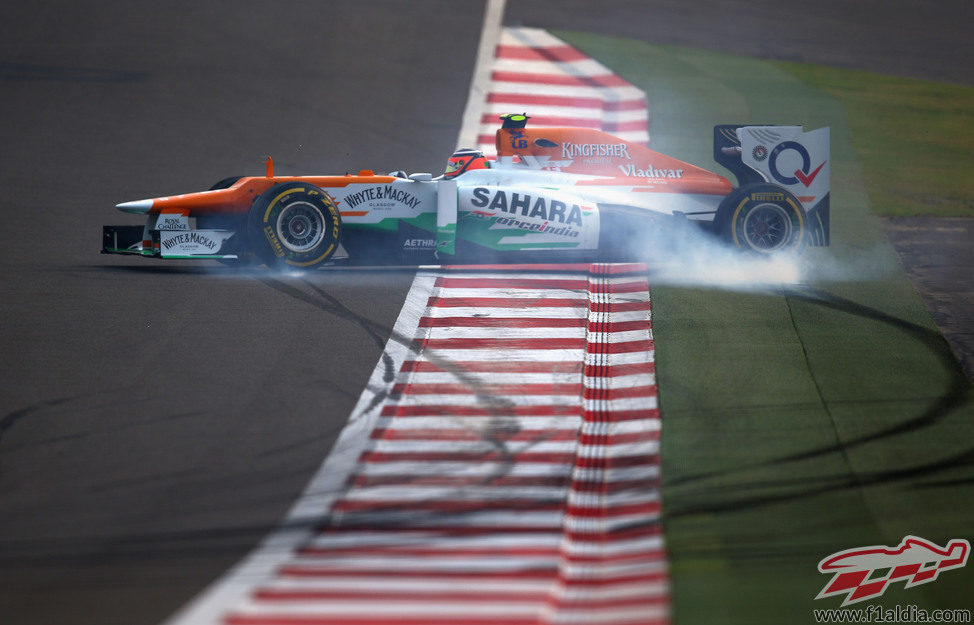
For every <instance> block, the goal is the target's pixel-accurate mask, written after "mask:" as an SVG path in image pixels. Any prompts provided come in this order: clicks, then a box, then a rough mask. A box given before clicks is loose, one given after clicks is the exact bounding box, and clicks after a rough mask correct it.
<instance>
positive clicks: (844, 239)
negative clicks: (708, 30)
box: [556, 33, 974, 625]
mask: <svg viewBox="0 0 974 625" xmlns="http://www.w3.org/2000/svg"><path fill="white" fill-rule="evenodd" d="M556 34H557V35H558V36H560V37H562V38H564V39H566V40H567V41H568V42H569V43H571V44H573V45H575V46H577V47H578V48H580V49H581V50H583V51H584V52H586V53H588V54H589V55H591V56H593V57H595V58H596V59H598V60H600V61H601V62H603V63H604V64H605V65H607V66H609V67H611V68H613V69H614V70H615V71H616V72H617V73H619V74H620V75H622V76H623V77H624V78H626V79H627V80H629V81H630V82H632V83H634V84H636V85H637V86H639V87H641V88H643V89H644V90H645V91H646V92H647V94H648V97H649V105H650V131H651V136H652V141H651V145H652V146H653V147H654V148H655V149H657V150H659V151H662V152H664V153H667V154H671V155H673V156H676V157H678V158H683V159H684V160H687V161H689V162H692V163H694V164H697V165H700V166H703V167H707V168H715V167H716V166H715V165H714V164H713V163H712V146H711V141H712V132H711V127H712V126H713V125H714V124H717V123H730V122H734V123H782V124H802V125H804V126H805V127H806V129H811V128H817V127H820V126H825V125H828V126H830V127H831V137H832V155H831V158H832V247H831V248H828V249H824V250H823V249H815V250H810V251H809V253H807V254H806V257H805V262H807V263H815V262H820V263H823V264H830V265H832V266H835V267H840V268H842V269H843V270H844V272H843V274H842V275H841V280H831V281H829V280H824V279H820V280H818V281H817V282H814V283H810V284H803V285H796V286H791V287H778V288H773V289H766V290H763V291H755V292H738V291H731V290H713V289H704V288H694V287H680V286H672V285H671V286H665V285H657V286H654V287H653V289H652V298H653V327H654V335H655V339H656V361H657V375H658V381H659V388H660V406H661V411H662V415H663V439H662V444H663V452H662V457H663V471H664V486H663V507H664V525H665V530H666V540H667V545H668V549H669V552H670V560H671V565H672V569H671V572H672V580H673V599H674V616H675V622H676V624H677V625H690V624H696V623H740V624H745V623H747V624H754V623H807V622H811V620H812V610H813V609H816V608H834V607H837V606H838V604H839V601H838V600H820V601H815V600H814V597H815V595H816V594H817V593H818V592H819V590H820V589H821V588H822V586H823V585H824V584H825V582H826V581H827V578H826V576H824V575H822V574H820V573H818V571H817V568H816V567H817V564H818V562H819V561H820V560H821V559H822V558H824V557H825V556H827V555H829V554H831V553H833V552H835V551H838V550H841V549H847V548H851V547H856V546H865V545H876V544H886V545H893V544H897V543H898V542H899V541H900V540H901V539H902V538H903V536H905V535H907V534H914V535H919V536H922V537H924V538H928V539H930V540H933V541H938V542H941V543H944V542H946V541H947V540H948V539H950V538H960V537H967V538H969V539H970V538H972V537H974V398H972V387H971V384H970V383H969V382H968V380H967V378H966V377H965V376H964V374H963V372H962V371H961V370H960V368H959V366H958V364H957V362H956V361H955V360H954V358H953V356H952V354H951V351H950V349H949V347H948V345H947V344H946V342H945V341H944V339H943V337H942V336H941V335H940V333H939V331H938V330H937V328H936V326H935V324H934V323H933V322H932V320H931V319H930V316H929V313H928V312H927V310H926V308H925V307H924V305H923V303H922V301H921V300H920V299H919V296H918V295H917V294H916V292H915V290H914V289H913V287H912V286H911V284H910V283H909V281H908V279H907V278H906V276H905V274H904V272H903V270H902V268H901V266H900V264H899V261H898V259H897V257H896V254H895V252H894V251H893V250H892V248H891V246H890V244H889V242H888V240H887V239H886V236H885V234H884V231H883V228H882V225H881V223H880V222H879V220H878V218H877V217H876V215H875V214H874V211H873V207H874V206H875V202H881V201H884V200H882V198H880V199H877V198H875V197H873V195H872V193H871V189H870V187H869V185H868V183H867V179H868V176H867V175H866V174H864V170H869V168H871V167H873V165H872V164H871V162H872V161H870V159H869V158H867V157H866V156H864V155H863V154H862V153H861V152H860V149H859V148H858V147H857V146H858V144H857V143H856V139H855V138H856V136H857V134H858V132H859V130H858V127H857V126H856V125H855V120H856V115H855V113H854V111H851V110H850V109H849V108H848V107H847V103H846V102H845V101H844V100H843V99H842V98H839V97H836V96H835V95H834V94H832V93H830V92H826V91H824V90H822V89H820V88H818V86H817V85H813V84H810V83H809V82H806V80H805V78H806V76H805V75H804V74H802V72H801V71H799V70H800V69H802V68H799V67H797V66H794V65H792V64H779V63H771V62H764V61H758V60H753V59H746V58H740V57H733V56H728V55H719V54H714V53H709V52H703V51H699V50H691V49H683V48H675V47H664V46H652V45H648V44H646V43H643V42H637V41H631V40H622V39H611V38H605V37H598V36H594V35H588V34H580V33H556ZM809 71H817V70H815V68H811V69H809ZM891 119H892V118H891ZM893 122H894V123H896V120H895V119H894V120H893ZM902 123H906V122H902ZM948 124H949V122H948V121H946V120H944V121H942V122H940V126H938V127H946V126H947V125H948ZM959 177H960V178H961V180H959V181H958V180H948V181H947V182H949V183H951V184H954V185H961V184H966V181H965V180H963V178H964V176H959ZM907 188H908V189H911V190H910V191H909V192H910V193H914V192H916V193H920V194H922V191H920V190H912V189H913V188H912V187H909V186H907ZM650 280H651V281H652V275H650ZM651 283H652V282H651ZM972 581H974V566H972V567H968V568H967V569H962V570H960V571H953V572H949V573H945V574H944V575H942V576H941V578H940V579H939V580H938V581H936V582H935V583H932V584H928V585H926V586H923V587H918V588H914V589H910V590H905V589H904V588H903V584H902V583H899V584H897V585H895V586H893V587H891V588H890V589H889V590H888V591H887V592H886V595H885V596H884V598H883V600H882V601H881V603H883V604H885V605H888V606H892V605H907V604H915V605H918V606H920V607H922V608H926V609H933V608H960V607H971V601H970V599H969V598H968V597H969V593H968V589H969V588H970V587H971V582H972ZM870 603H872V602H870Z"/></svg>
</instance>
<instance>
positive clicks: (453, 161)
mask: <svg viewBox="0 0 974 625" xmlns="http://www.w3.org/2000/svg"><path fill="white" fill-rule="evenodd" d="M488 167H489V165H488V164H487V158H486V157H484V153H483V152H481V151H480V150H474V149H471V148H460V149H459V150H457V151H456V152H454V153H453V155H452V156H450V159H449V160H448V161H447V162H446V172H444V173H443V176H444V177H445V178H455V177H456V176H459V175H460V174H462V173H463V172H465V171H467V170H468V169H487V168H488Z"/></svg>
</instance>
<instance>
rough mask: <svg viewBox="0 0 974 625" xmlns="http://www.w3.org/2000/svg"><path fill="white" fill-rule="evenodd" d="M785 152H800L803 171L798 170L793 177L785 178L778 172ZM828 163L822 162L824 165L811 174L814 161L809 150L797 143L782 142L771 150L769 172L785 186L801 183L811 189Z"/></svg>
mask: <svg viewBox="0 0 974 625" xmlns="http://www.w3.org/2000/svg"><path fill="white" fill-rule="evenodd" d="M785 150H794V151H795V152H798V155H799V156H800V157H801V159H802V166H801V169H796V170H795V172H794V174H792V175H791V176H784V175H782V174H781V172H780V171H778V156H779V155H780V154H781V153H782V152H784V151H785ZM826 162H828V161H822V164H821V165H819V166H818V167H816V168H815V171H813V172H811V173H809V170H810V169H811V166H812V159H811V157H810V156H809V155H808V150H806V149H805V146H803V145H802V144H800V143H797V142H795V141H782V142H781V143H779V144H778V145H776V146H775V148H774V149H773V150H771V158H770V159H768V171H769V172H771V175H772V177H774V179H775V180H777V181H778V182H780V183H781V184H783V185H786V186H791V185H796V184H798V183H799V182H801V183H802V184H803V185H805V186H806V187H809V186H811V185H812V182H814V181H815V177H816V176H818V172H820V171H822V168H823V167H825V163H826Z"/></svg>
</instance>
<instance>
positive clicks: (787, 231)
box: [741, 204, 793, 252]
mask: <svg viewBox="0 0 974 625" xmlns="http://www.w3.org/2000/svg"><path fill="white" fill-rule="evenodd" d="M741 226H742V230H743V232H744V240H745V241H746V242H747V244H748V246H749V247H751V248H753V249H755V250H759V251H762V252H774V251H776V250H779V249H781V248H783V247H785V246H786V245H788V243H789V242H790V241H791V234H792V230H793V227H792V223H791V217H790V216H789V214H788V211H786V210H785V209H784V208H782V207H781V206H778V205H777V204H758V205H757V206H755V207H754V208H752V209H751V210H750V211H748V213H747V215H746V216H745V217H744V223H743V224H741Z"/></svg>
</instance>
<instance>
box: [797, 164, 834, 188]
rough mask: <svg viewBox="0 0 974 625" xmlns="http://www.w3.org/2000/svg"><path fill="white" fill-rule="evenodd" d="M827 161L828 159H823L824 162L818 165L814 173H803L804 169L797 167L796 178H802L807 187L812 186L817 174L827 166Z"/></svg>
mask: <svg viewBox="0 0 974 625" xmlns="http://www.w3.org/2000/svg"><path fill="white" fill-rule="evenodd" d="M827 162H828V161H822V164H821V165H819V166H818V167H816V168H815V171H813V172H812V173H810V174H808V175H805V174H803V173H802V170H800V169H796V170H795V178H798V179H799V180H801V181H802V184H803V185H805V186H806V187H810V186H812V182H814V181H815V176H817V175H818V172H820V171H822V168H823V167H825V163H827Z"/></svg>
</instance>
